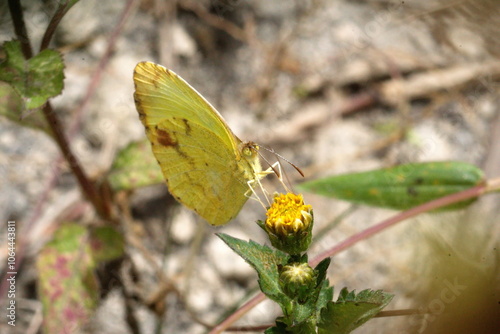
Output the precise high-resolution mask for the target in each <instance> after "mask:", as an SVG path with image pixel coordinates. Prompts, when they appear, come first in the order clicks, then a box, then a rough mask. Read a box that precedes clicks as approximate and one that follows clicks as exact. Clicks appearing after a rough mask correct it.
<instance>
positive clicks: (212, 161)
mask: <svg viewBox="0 0 500 334" xmlns="http://www.w3.org/2000/svg"><path fill="white" fill-rule="evenodd" d="M134 83H135V93H134V100H135V105H136V108H137V111H138V112H139V117H140V119H141V121H142V123H143V124H144V127H145V128H146V135H147V137H148V139H149V141H150V142H151V146H152V149H153V153H154V155H155V157H156V159H157V160H158V163H159V164H160V166H161V169H162V171H163V176H164V177H165V179H166V181H167V185H168V188H169V190H170V193H171V194H172V195H173V196H174V197H175V198H176V199H177V200H178V201H179V202H181V203H182V204H184V205H185V206H187V207H188V208H190V209H192V210H194V211H195V212H197V213H198V214H199V215H200V216H201V217H203V218H204V219H206V220H207V221H208V222H209V223H210V224H212V225H222V224H226V223H227V222H228V221H230V220H231V219H233V218H234V217H235V216H236V215H237V214H238V212H239V211H240V210H241V208H242V206H243V204H245V202H246V201H247V199H248V196H247V194H248V191H249V189H251V188H249V185H250V186H253V185H254V184H255V183H256V182H255V181H257V182H258V181H259V179H261V178H262V177H263V176H264V175H266V174H268V173H269V172H263V171H262V168H261V165H260V162H259V157H258V152H257V151H258V149H259V147H258V146H257V145H256V144H255V143H253V142H242V141H241V140H240V139H239V138H238V137H236V135H234V133H233V132H232V131H231V129H229V127H228V125H227V124H226V122H225V121H224V119H223V118H222V116H221V115H220V114H219V112H217V110H215V108H214V107H212V105H210V103H208V101H207V100H205V99H204V98H203V96H201V95H200V94H199V93H198V92H197V91H196V90H195V89H194V88H193V87H191V86H190V85H189V84H188V83H187V82H186V81H184V80H183V79H182V78H181V77H179V76H178V75H177V74H175V73H174V72H173V71H170V70H169V69H167V68H165V67H163V66H161V65H157V64H154V63H151V62H141V63H139V64H137V66H136V67H135V70H134Z"/></svg>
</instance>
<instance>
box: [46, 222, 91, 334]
mask: <svg viewBox="0 0 500 334" xmlns="http://www.w3.org/2000/svg"><path fill="white" fill-rule="evenodd" d="M82 245H83V247H82ZM85 245H87V231H86V230H85V228H83V227H82V226H79V225H76V224H67V225H63V226H61V227H60V229H59V230H58V231H57V232H56V235H55V236H54V240H53V241H51V242H50V243H48V244H47V245H46V246H45V247H44V248H43V250H42V251H41V252H40V254H39V255H38V258H37V263H36V267H37V270H38V277H39V279H38V286H39V289H38V291H39V295H40V299H41V301H42V304H43V314H44V319H45V320H44V323H43V327H44V332H45V333H64V332H65V331H67V329H68V328H75V329H78V328H82V326H84V325H85V323H86V322H87V321H88V319H89V318H90V317H91V315H92V313H93V310H94V309H95V308H96V307H97V301H98V298H99V289H98V286H97V279H96V277H95V276H94V274H93V271H92V270H93V268H94V266H95V264H94V261H93V260H92V257H91V255H90V251H89V248H88V247H85Z"/></svg>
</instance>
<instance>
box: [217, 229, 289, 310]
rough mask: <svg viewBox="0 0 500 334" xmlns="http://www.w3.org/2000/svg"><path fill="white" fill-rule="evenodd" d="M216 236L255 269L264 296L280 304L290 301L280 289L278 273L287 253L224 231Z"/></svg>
mask: <svg viewBox="0 0 500 334" xmlns="http://www.w3.org/2000/svg"><path fill="white" fill-rule="evenodd" d="M217 236H218V237H219V238H221V239H222V241H224V242H225V243H226V244H227V245H228V246H229V247H230V248H231V249H232V250H234V251H235V252H236V253H237V254H238V255H240V256H241V257H242V258H243V259H244V260H245V261H246V262H247V263H248V264H250V265H251V266H252V267H253V268H254V269H255V270H256V271H257V274H258V276H259V285H260V289H261V290H262V292H263V293H264V294H265V295H266V296H268V297H269V298H270V299H272V300H274V301H275V302H277V303H278V304H280V305H286V304H289V303H290V302H291V299H290V298H289V297H288V296H287V295H285V294H284V293H283V291H281V288H280V286H279V273H278V265H285V264H286V263H287V261H288V259H289V255H288V254H286V253H284V252H282V251H279V250H273V249H271V248H269V247H267V246H263V245H259V244H258V243H256V242H254V241H252V240H250V241H244V240H240V239H237V238H233V237H231V236H229V235H227V234H224V233H218V234H217Z"/></svg>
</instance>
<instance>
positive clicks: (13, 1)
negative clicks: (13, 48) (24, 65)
mask: <svg viewBox="0 0 500 334" xmlns="http://www.w3.org/2000/svg"><path fill="white" fill-rule="evenodd" d="M9 11H10V16H11V17H12V22H13V24H14V31H15V32H16V36H17V39H18V40H19V42H20V43H21V50H22V51H23V55H24V57H25V58H26V59H30V58H31V57H33V51H32V49H31V43H30V39H29V37H28V32H27V30H26V25H25V24H24V15H23V9H22V8H21V2H20V0H9Z"/></svg>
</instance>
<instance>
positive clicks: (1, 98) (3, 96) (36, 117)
mask: <svg viewBox="0 0 500 334" xmlns="http://www.w3.org/2000/svg"><path fill="white" fill-rule="evenodd" d="M24 110H25V106H24V102H23V100H22V99H21V97H20V96H19V95H18V94H17V93H16V91H15V90H14V88H12V86H10V85H9V84H7V83H5V82H1V81H0V116H4V117H5V118H7V119H9V120H10V121H12V122H15V123H18V124H19V125H23V126H28V127H30V128H33V129H37V130H42V131H44V132H45V133H47V134H51V132H50V131H49V125H48V124H47V121H46V119H45V117H44V116H43V114H42V113H39V112H34V113H31V114H29V115H27V116H26V117H22V116H21V115H22V114H23V111H24Z"/></svg>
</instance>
